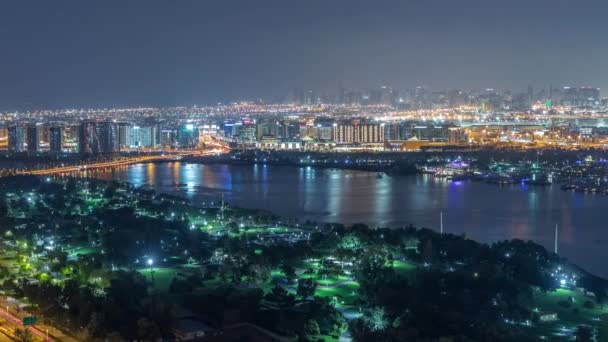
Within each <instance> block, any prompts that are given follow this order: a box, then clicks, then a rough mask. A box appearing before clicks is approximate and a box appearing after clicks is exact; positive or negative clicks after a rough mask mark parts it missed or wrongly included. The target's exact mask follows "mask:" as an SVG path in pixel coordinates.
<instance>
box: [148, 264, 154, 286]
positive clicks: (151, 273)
mask: <svg viewBox="0 0 608 342" xmlns="http://www.w3.org/2000/svg"><path fill="white" fill-rule="evenodd" d="M153 264H154V260H152V258H150V259H148V266H149V267H150V277H151V278H152V283H153V284H154V272H152V265H153Z"/></svg>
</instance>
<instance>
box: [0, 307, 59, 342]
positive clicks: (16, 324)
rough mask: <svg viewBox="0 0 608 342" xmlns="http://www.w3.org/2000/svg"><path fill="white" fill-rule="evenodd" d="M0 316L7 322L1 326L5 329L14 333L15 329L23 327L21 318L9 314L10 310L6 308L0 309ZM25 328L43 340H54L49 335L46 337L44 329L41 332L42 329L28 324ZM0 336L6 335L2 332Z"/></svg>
mask: <svg viewBox="0 0 608 342" xmlns="http://www.w3.org/2000/svg"><path fill="white" fill-rule="evenodd" d="M0 316H2V318H4V319H5V320H6V321H7V322H8V325H5V326H3V328H5V329H6V330H8V331H10V332H11V333H13V334H14V331H15V329H17V328H19V329H23V328H25V327H24V326H23V323H22V320H21V318H19V317H16V316H14V315H13V314H11V313H10V312H7V311H6V310H2V309H0ZM27 328H28V329H29V330H30V331H31V332H32V334H33V335H34V336H36V337H38V338H40V339H42V340H43V341H54V340H53V339H52V338H50V337H48V338H47V334H46V331H45V332H43V331H42V330H40V329H39V328H37V327H35V326H29V327H27ZM6 330H5V331H6ZM1 336H4V337H6V336H5V335H4V334H2V335H1ZM9 341H10V340H9Z"/></svg>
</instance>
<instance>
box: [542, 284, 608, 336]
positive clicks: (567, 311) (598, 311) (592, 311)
mask: <svg viewBox="0 0 608 342" xmlns="http://www.w3.org/2000/svg"><path fill="white" fill-rule="evenodd" d="M569 297H572V298H574V302H571V303H570V307H564V306H561V305H559V304H558V303H559V302H562V301H563V302H569V300H568V298H569ZM586 301H591V302H593V303H594V304H595V306H594V307H593V308H585V307H584V305H583V304H584V303H585V302H586ZM535 305H536V307H537V308H538V310H539V311H541V312H542V311H549V312H557V317H558V319H559V320H558V321H556V322H548V323H539V329H540V331H541V332H542V333H543V334H552V335H553V334H555V333H556V332H557V333H559V329H560V328H562V327H566V328H573V329H574V328H576V327H577V326H578V325H580V324H587V325H590V326H593V327H597V328H599V329H600V334H601V336H604V337H606V336H608V325H606V324H602V322H601V321H599V320H598V318H599V317H600V315H602V314H608V306H605V305H599V304H596V303H595V302H594V299H593V298H592V297H587V296H585V295H584V294H583V293H581V292H578V291H572V290H568V289H558V290H556V291H554V292H548V293H546V294H544V293H542V292H540V291H537V292H535ZM575 309H576V310H577V311H578V312H576V311H575Z"/></svg>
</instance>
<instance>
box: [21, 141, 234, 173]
mask: <svg viewBox="0 0 608 342" xmlns="http://www.w3.org/2000/svg"><path fill="white" fill-rule="evenodd" d="M220 153H226V150H225V149H219V148H218V149H213V150H209V151H196V152H187V153H178V154H170V155H160V156H140V157H131V158H125V159H120V160H113V161H105V162H98V163H95V162H93V163H90V164H84V165H71V166H62V167H53V168H48V169H37V170H24V171H18V172H17V174H18V175H34V176H46V175H53V174H61V173H74V172H81V171H87V170H94V169H105V168H113V167H119V166H125V165H131V164H139V163H146V162H154V161H165V160H179V159H181V157H183V156H186V155H196V156H205V155H213V154H220Z"/></svg>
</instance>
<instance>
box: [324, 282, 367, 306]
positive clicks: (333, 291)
mask: <svg viewBox="0 0 608 342" xmlns="http://www.w3.org/2000/svg"><path fill="white" fill-rule="evenodd" d="M358 289H359V284H358V283H357V282H355V281H349V282H348V283H344V284H343V285H341V286H339V287H325V286H320V287H317V291H316V292H315V296H317V297H322V298H333V297H337V300H338V304H342V305H353V303H354V301H355V300H356V299H357V290H358Z"/></svg>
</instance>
